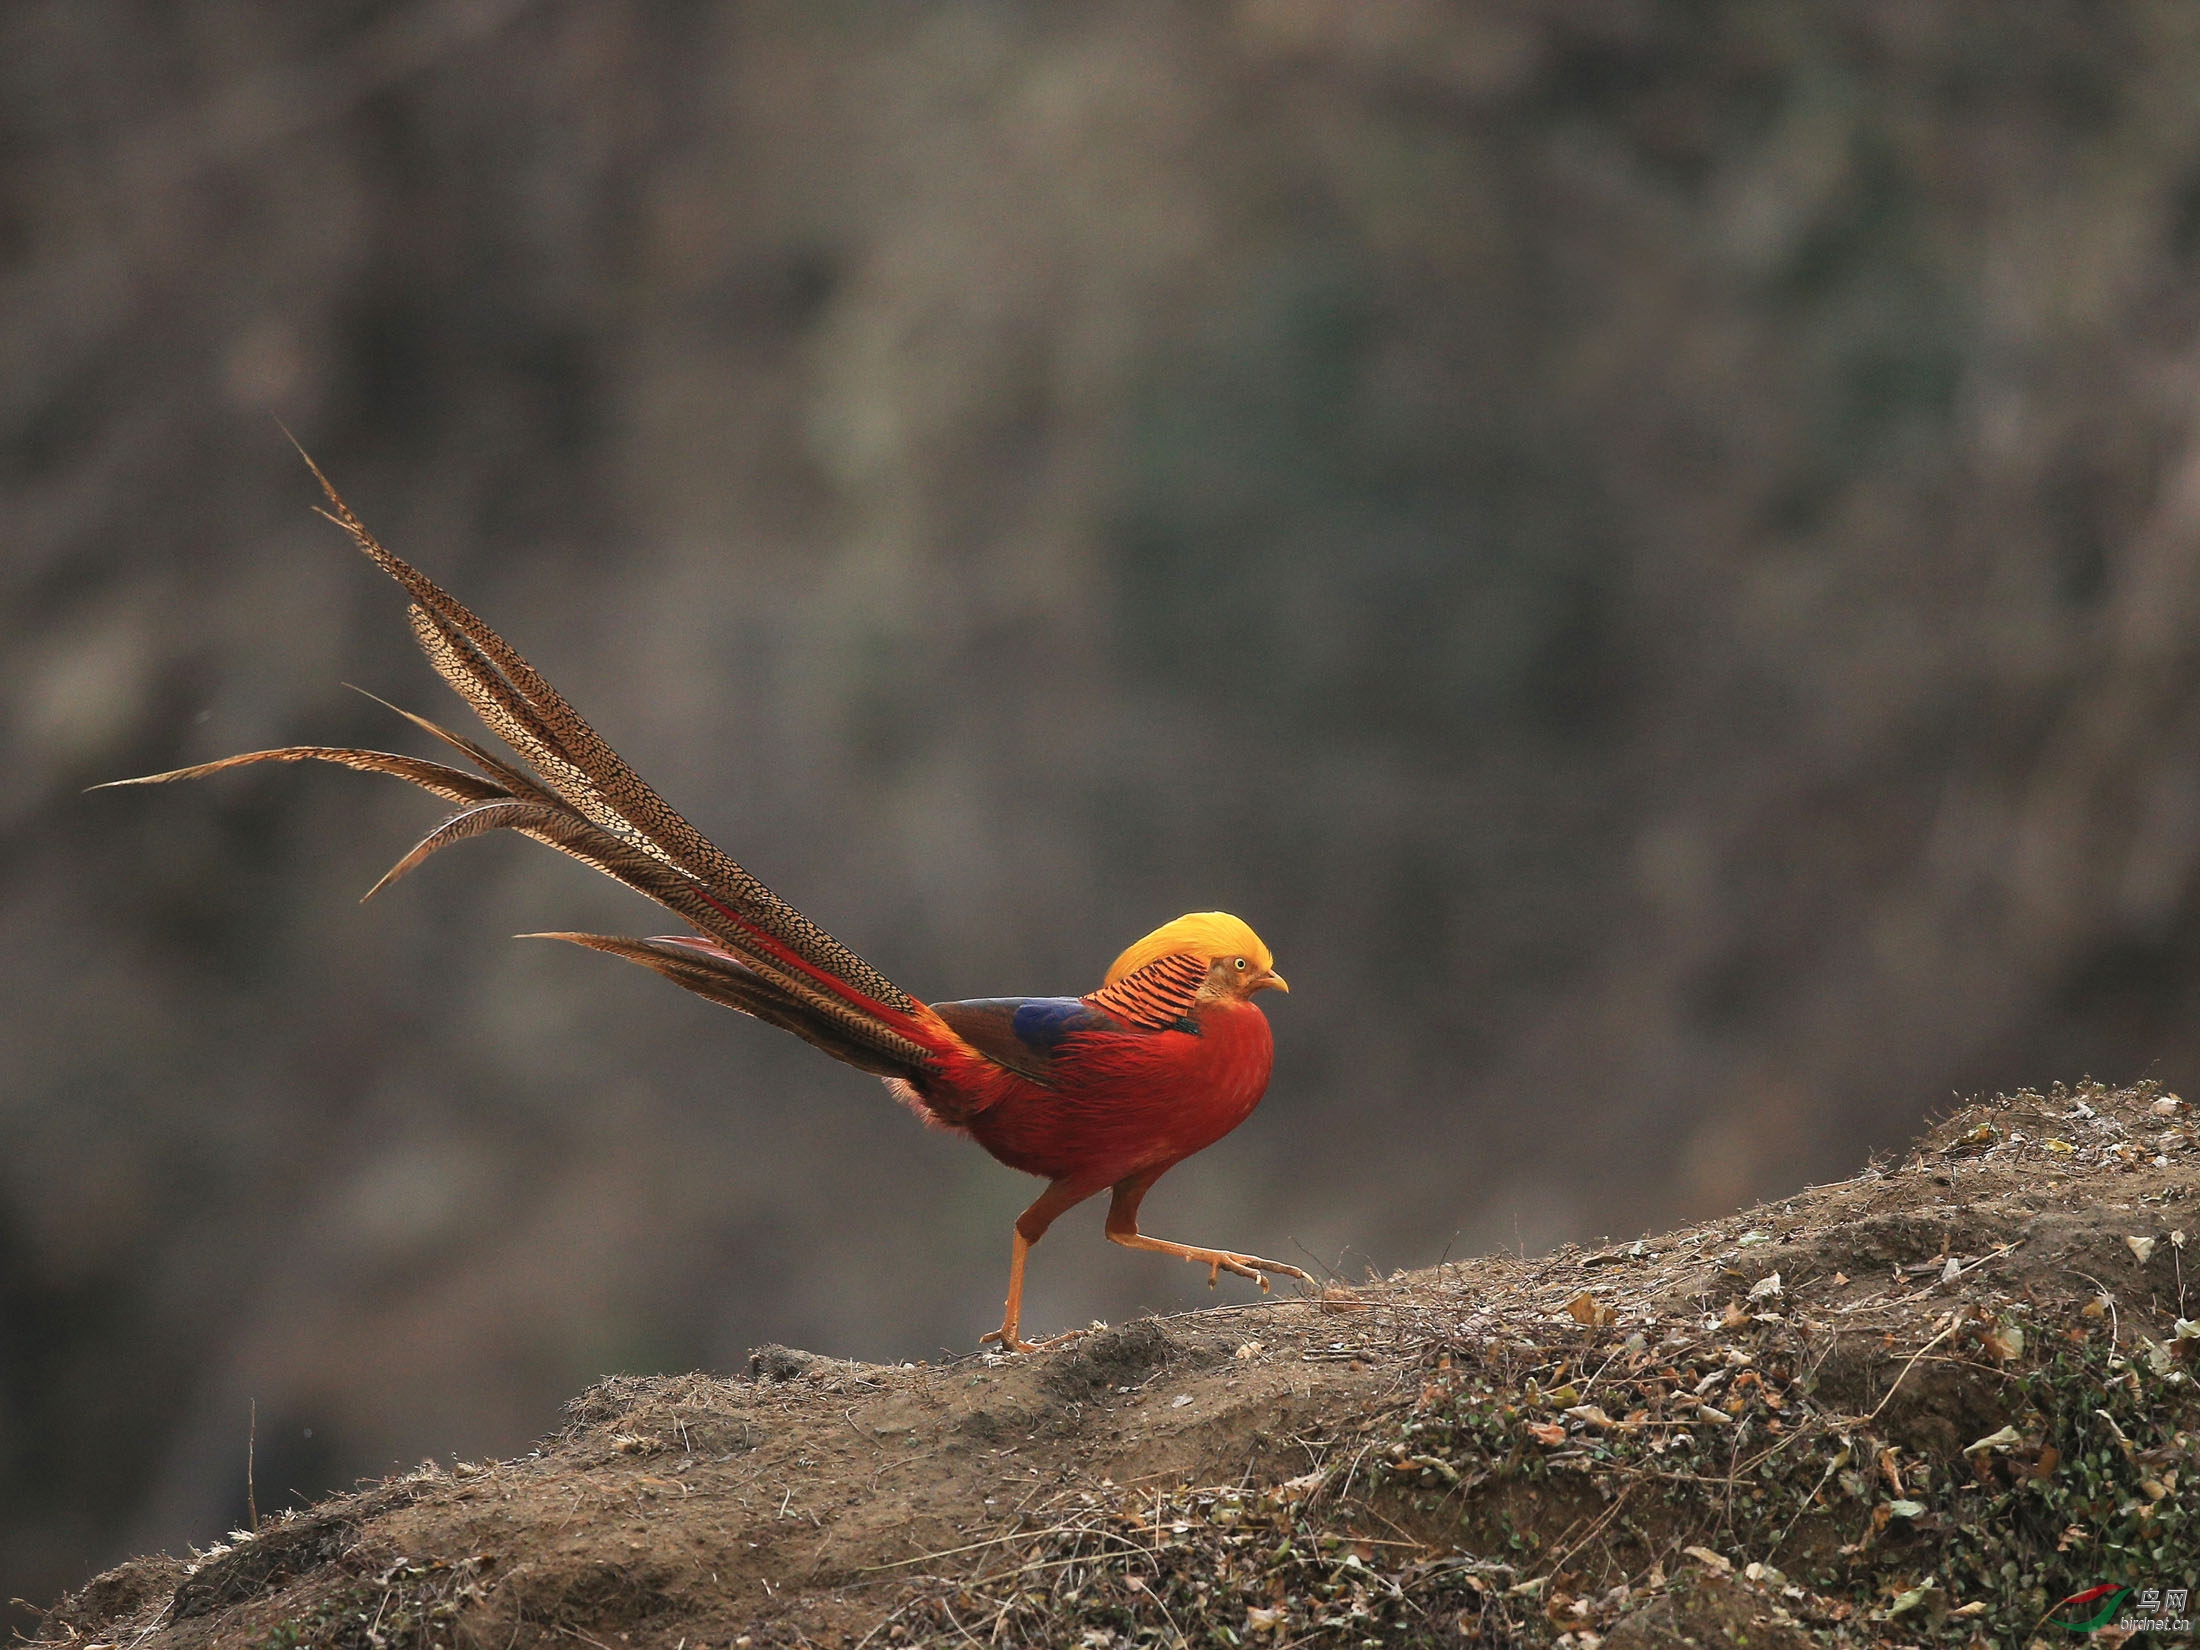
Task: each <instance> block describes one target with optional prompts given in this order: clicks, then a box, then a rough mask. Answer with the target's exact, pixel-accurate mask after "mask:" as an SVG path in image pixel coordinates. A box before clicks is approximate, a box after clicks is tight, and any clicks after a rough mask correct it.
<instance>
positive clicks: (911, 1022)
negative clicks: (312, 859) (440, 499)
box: [113, 450, 936, 1079]
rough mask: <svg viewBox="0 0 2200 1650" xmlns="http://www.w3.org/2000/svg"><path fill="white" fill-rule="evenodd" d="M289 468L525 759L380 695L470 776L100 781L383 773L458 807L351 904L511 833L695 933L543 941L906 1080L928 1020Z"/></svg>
mask: <svg viewBox="0 0 2200 1650" xmlns="http://www.w3.org/2000/svg"><path fill="white" fill-rule="evenodd" d="M301 454H302V450H301ZM306 463H307V465H308V467H309V468H311V469H312V470H313V474H314V478H315V479H316V480H318V481H319V482H320V484H321V488H322V491H323V492H324V493H326V494H327V495H328V501H329V505H330V509H328V510H326V511H323V512H322V513H323V514H324V515H327V516H328V517H329V519H330V520H332V521H334V522H335V523H336V524H337V525H338V526H340V527H342V528H343V529H344V530H345V531H346V532H347V533H349V534H350V535H351V537H352V539H353V541H354V542H355V543H356V544H357V545H358V546H359V548H360V549H361V550H363V551H364V552H366V554H367V555H368V556H369V557H370V558H372V559H373V561H374V562H375V563H376V564H377V565H378V566H379V567H381V568H382V570H383V571H384V572H386V573H388V574H389V575H390V576H391V577H392V578H393V579H395V580H396V581H397V582H398V584H400V585H401V586H403V587H404V589H405V591H406V592H407V593H408V594H409V595H410V596H411V597H412V598H413V603H414V605H413V607H412V610H411V613H410V615H409V617H410V618H411V621H412V627H413V634H414V636H415V638H416V639H417V640H418V641H419V643H420V646H421V649H422V651H423V652H425V653H426V654H427V656H428V660H429V662H430V663H431V664H433V665H434V666H435V668H436V670H437V672H438V673H439V674H440V675H441V676H442V677H443V679H444V680H445V681H446V682H448V683H449V684H450V685H451V687H452V688H453V689H455V690H456V691H457V693H458V694H459V696H460V697H461V698H463V699H464V700H465V701H466V702H467V703H468V704H469V705H471V706H472V707H473V709H474V712H475V714H476V715H478V716H479V717H480V718H481V719H482V721H483V723H484V724H486V725H487V727H488V728H489V730H490V731H491V732H492V733H494V734H496V736H497V737H498V738H500V739H502V740H503V741H504V742H505V743H506V744H507V745H509V746H511V748H512V749H513V750H514V751H516V752H517V753H518V754H519V756H520V757H521V759H522V760H523V761H524V762H525V763H526V764H527V767H526V768H521V767H518V766H515V765H514V764H512V763H510V762H507V761H506V760H504V759H503V758H502V757H499V756H496V755H494V754H492V753H491V752H490V751H488V750H486V749H484V748H483V747H482V746H480V745H478V744H476V743H475V742H474V741H473V740H471V739H468V738H465V737H464V736H462V735H460V734H456V733H453V732H451V731H450V730H449V729H448V728H444V727H441V726H439V725H437V724H436V723H434V722H432V721H430V720H429V719H428V718H426V717H424V716H417V715H415V714H414V713H412V712H411V711H406V710H398V709H397V707H396V706H394V705H393V706H390V707H389V708H390V709H392V710H397V714H399V715H400V716H403V717H404V718H405V719H406V720H407V721H409V722H411V723H413V724H414V725H415V726H417V727H419V728H420V729H422V730H423V731H425V732H427V733H429V734H431V735H433V736H434V737H435V738H436V739H438V740H440V741H442V742H443V743H444V744H445V745H447V746H449V747H450V748H451V749H453V750H455V751H457V752H459V753H460V754H462V755H463V756H464V757H465V758H466V759H467V760H468V761H469V762H471V763H472V764H473V765H474V767H476V768H478V769H479V770H480V772H478V773H469V772H467V771H466V770H464V769H462V768H454V767H450V766H448V765H446V764H444V763H441V762H431V761H428V760H426V759H425V758H421V757H415V756H399V755H395V754H392V753H390V752H387V751H370V750H352V749H346V748H343V747H339V746H333V745H292V746H286V747H284V748H282V749H280V750H267V751H253V752H250V753H248V754H245V755H242V756H231V757H225V758H223V759H221V760H220V761H216V762H202V763H199V764H197V765H195V766H193V767H188V768H177V769H175V770H173V771H171V772H168V773H160V774H151V775H148V776H146V777H145V778H142V779H124V780H116V781H114V782H113V783H115V784H118V785H145V784H161V783H165V782H168V781H170V780H177V779H198V778H202V777H204V776H206V775H208V774H215V773H221V772H224V771H226V770H228V769H230V768H237V767H243V766H246V765H248V764H250V763H255V762H308V761H312V762H333V763H336V764H337V765H339V766H342V767H348V768H355V769H359V770H361V771H363V772H368V773H386V774H392V775H394V776H396V777H397V778H400V779H404V780H407V781H409V782H410V783H412V784H414V785H417V786H419V787H420V788H421V789H422V790H425V791H428V792H430V793H431V794H433V795H435V796H438V797H441V798H442V799H443V800H444V801H446V802H449V803H452V804H454V805H455V806H456V809H457V811H456V812H454V813H452V814H450V815H449V816H448V817H446V818H445V819H443V820H442V821H441V822H440V823H439V824H437V825H436V827H435V828H434V829H433V830H431V831H430V832H428V834H427V835H426V836H424V837H422V838H421V839H420V841H419V842H418V843H416V844H415V845H414V846H413V848H412V849H411V850H410V851H409V852H408V853H407V854H406V855H405V856H404V857H403V858H402V859H400V860H399V861H398V862H397V863H396V864H395V865H393V866H391V867H390V869H389V870H388V871H387V872H386V873H384V875H383V877H382V879H381V880H380V881H379V882H377V883H376V884H375V885H374V887H373V888H371V889H369V890H368V891H367V897H369V898H371V897H372V896H373V895H374V894H375V893H377V892H379V891H380V890H381V889H383V888H385V887H387V886H388V885H389V884H390V883H392V882H395V881H396V880H397V879H398V878H400V877H402V876H404V875H405V874H406V873H407V872H409V871H411V870H413V869H415V868H416V867H417V866H419V865H420V864H421V863H422V862H423V861H424V860H426V859H428V858H429V857H430V856H431V855H433V854H435V853H436V852H438V851H439V850H441V849H443V848H446V847H449V846H450V845H451V844H453V843H456V842H462V841H465V840H466V839H467V838H469V837H474V836H481V835H484V834H486V833H488V832H490V831H496V830H511V831H516V832H518V833H519V834H520V835H522V836H526V837H531V838H533V839H534V840H535V841H537V842H541V843H543V844H545V845H547V846H549V847H552V848H555V849H557V850H558V851H559V852H560V853H563V854H567V855H570V856H571V857H572V858H574V859H577V860H579V861H581V862H582V863H583V864H585V865H590V866H593V867H594V868H595V869H597V870H599V871H601V872H603V873H604V874H605V875H606V876H609V877H612V878H614V879H616V880H617V881H619V882H623V883H625V884H626V885H627V886H628V887H629V888H632V889H634V890H635V891H636V892H637V893H641V894H645V895H647V896H648V897H649V898H651V899H653V900H656V901H657V902H658V903H659V904H660V905H663V906H664V907H666V908H667V909H668V910H670V911H672V912H674V913H675V914H676V915H678V916H680V917H682V918H684V919H685V920H686V921H687V922H688V923H689V924H690V925H691V926H693V927H694V928H695V930H696V931H697V936H698V937H696V938H691V939H680V938H660V939H647V940H634V939H615V938H611V937H608V936H605V935H600V934H555V935H545V936H542V937H544V938H554V939H563V940H569V941H572V942H573V943H575V944H578V945H585V946H588V947H590V948H591V949H593V950H598V951H604V952H608V953H610V954H611V955H614V956H619V957H624V958H626V959H627V960H628V961H630V962H635V963H639V964H641V965H642V966H644V967H647V968H650V969H653V970H655V971H656V972H657V973H659V974H662V975H664V976H665V977H666V978H667V979H670V980H672V981H674V982H675V983H677V984H679V985H682V986H685V987H686V988H687V989H689V990H690V991H693V992H696V993H697V994H698V995H700V996H704V997H707V998H709V999H711V1000H712V1001H713V1002H719V1003H723V1004H725V1005H726V1006H727V1007H729V1008H735V1009H738V1010H740V1011H741V1012H742V1013H744V1014H749V1015H753V1016H755V1017H756V1018H757V1019H760V1020H765V1021H768V1022H769V1023H771V1024H773V1025H777V1026H780V1027H783V1028H784V1029H786V1030H788V1031H791V1032H793V1033H794V1034H795V1035H796V1036H798V1037H801V1038H803V1039H804V1040H806V1041H808V1042H811V1043H814V1044H816V1045H817V1046H818V1047H819V1048H822V1049H824V1050H825V1051H826V1052H827V1053H829V1054H832V1055H834V1056H836V1057H837V1058H839V1059H841V1060H844V1061H846V1062H848V1063H849V1064H850V1065H854V1066H857V1067H860V1068H861V1069H863V1070H865V1071H872V1072H877V1073H879V1074H880V1075H883V1076H890V1077H899V1078H905V1079H906V1078H921V1077H922V1076H923V1075H924V1074H925V1073H926V1072H928V1071H929V1070H930V1069H931V1066H932V1056H931V1054H930V1053H929V1052H928V1050H927V1048H926V1046H925V1044H924V1043H923V1042H921V1041H919V1040H918V1039H917V1038H916V1037H915V1036H913V1035H911V1034H912V1033H913V1032H917V1031H919V1030H924V1029H930V1028H931V1027H932V1026H933V1025H934V1024H935V1023H936V1022H934V1021H933V1020H932V1017H931V1016H930V1015H929V1013H928V1012H927V1011H926V1010H924V1009H923V1008H922V1006H921V1005H920V1004H918V1003H917V1001H916V1000H915V999H914V998H912V997H911V996H910V995H909V994H908V993H907V992H905V991H903V990H902V989H901V988H900V987H899V986H896V985H895V984H893V982H892V981H890V980H888V979H887V978H886V977H885V976H884V975H882V974H880V973H879V972H878V971H877V970H876V969H874V968H873V967H871V965H870V964H869V963H867V962H865V961H863V959H862V958H860V957H858V956H857V955H856V954H855V953H854V952H852V951H850V950H848V949H847V948H846V947H845V946H843V945H842V944H841V943H840V942H839V941H838V940H836V939H834V938H833V937H832V936H831V935H830V934H828V933H826V932H825V931H824V930H823V929H821V928H819V927H818V926H817V925H816V924H814V923H812V922H810V921H809V919H807V918H806V917H804V916H803V915H802V914H801V913H800V912H798V911H796V910H795V909H794V908H793V907H792V906H790V905H788V904H787V903H786V902H785V901H783V900H781V899H780V898H779V897H778V896H777V895H775V894H774V893H772V891H771V890H770V889H768V888H766V887H765V886H764V885H763V884H762V883H761V882H759V881H758V880H757V879H756V878H755V877H753V876H751V875H750V874H749V873H748V872H747V871H745V870H743V869H742V868H741V867H740V866H739V865H737V864H735V863H734V861H733V860H732V859H730V858H729V857H727V855H726V854H724V853H723V852H721V851H720V850H719V849H718V847H717V846H716V845H715V844H713V843H712V842H710V841H709V839H707V838H706V837H704V835H703V834H702V833H701V832H700V831H698V830H696V829H695V827H694V826H692V825H690V824H689V823H688V822H687V821H686V820H685V819H683V818H682V817H681V816H680V815H679V814H678V813H677V812H675V811H674V809H673V808H672V807H671V805H670V804H669V803H667V802H666V801H665V800H664V799H663V798H662V797H660V796H659V795H658V794H657V793H656V791H655V790H653V789H651V788H650V786H649V785H648V784H647V783H645V782H644V781H643V780H642V779H641V777H640V776H639V775H637V774H636V773H635V772H634V771H633V770H632V769H631V768H629V767H628V766H627V765H626V763H625V762H624V761H623V760H622V759H621V758H620V757H619V755H618V754H617V753H616V752H615V751H613V750H612V749H611V747H610V746H609V745H607V744H606V743H604V741H603V739H602V738H601V736H599V735H598V734H597V733H596V731H595V730H594V729H593V728H591V727H590V726H589V725H588V723H587V722H585V721H583V720H582V719H581V717H580V715H579V714H578V713H577V712H575V711H574V710H573V708H572V707H571V706H570V705H568V704H567V703H566V702H565V699H564V698H563V697H562V696H561V695H560V694H559V693H558V691H557V690H556V689H555V688H553V687H551V685H550V684H549V683H548V682H546V681H544V680H543V679H542V677H541V676H539V675H538V674H536V672H535V670H534V668H533V667H532V666H530V665H529V664H528V663H527V661H526V660H525V659H523V658H521V657H520V655H519V653H518V652H517V651H516V650H515V649H514V648H513V647H512V646H511V644H510V643H508V642H506V641H505V640H504V638H503V637H502V636H500V635H498V634H497V633H496V631H494V630H492V629H491V628H490V627H489V626H488V625H487V624H485V623H484V622H483V621H482V620H481V619H479V618H477V617H476V616H475V615H474V614H473V613H472V612H471V611H469V610H468V609H467V608H466V607H464V606H463V605H461V604H460V603H459V602H458V601H457V600H455V599H454V598H453V597H451V596H450V595H449V594H447V593H446V592H445V591H444V590H443V589H442V588H441V587H440V586H439V585H437V584H436V583H435V582H434V581H433V580H432V579H430V578H428V577H427V576H426V575H425V574H423V573H421V572H419V571H418V570H417V569H415V568H414V567H412V566H411V565H410V564H409V563H407V562H405V561H404V560H402V559H401V558H399V557H398V556H396V555H395V554H393V553H392V552H390V551H389V550H387V549H385V548H384V547H383V546H382V544H381V543H380V542H379V541H378V540H377V539H376V538H375V537H374V535H373V534H371V533H370V532H368V531H367V529H366V527H365V525H364V524H363V523H361V522H360V520H359V518H358V517H356V516H355V515H353V514H352V512H351V510H350V508H349V507H348V506H347V505H345V503H344V501H343V500H342V499H341V498H340V497H338V496H337V493H336V489H335V488H334V487H332V486H330V485H329V481H328V478H327V477H326V476H324V475H322V474H321V471H320V468H319V467H318V466H316V465H314V463H313V460H312V459H311V458H310V457H309V458H307V459H306ZM369 697H370V698H371V697H373V695H371V694H370V695H369ZM378 702H381V701H378ZM529 769H532V770H533V771H531V772H530V771H528V770H529Z"/></svg>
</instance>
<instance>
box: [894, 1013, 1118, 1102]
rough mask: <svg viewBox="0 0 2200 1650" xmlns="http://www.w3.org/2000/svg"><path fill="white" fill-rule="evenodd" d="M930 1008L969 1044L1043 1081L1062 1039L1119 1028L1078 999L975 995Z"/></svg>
mask: <svg viewBox="0 0 2200 1650" xmlns="http://www.w3.org/2000/svg"><path fill="white" fill-rule="evenodd" d="M932 1012H933V1013H935V1014H937V1015H938V1016H939V1017H940V1018H941V1019H943V1020H945V1021H946V1022H947V1024H948V1027H949V1029H950V1030H952V1031H953V1032H954V1033H955V1035H956V1036H958V1037H960V1038H961V1039H962V1040H963V1041H964V1042H966V1043H968V1044H969V1045H970V1046H971V1047H972V1048H974V1049H976V1050H977V1051H978V1052H979V1053H981V1054H983V1055H985V1056H986V1058H988V1059H990V1060H994V1061H997V1062H998V1063H1000V1064H1001V1065H1004V1066H1006V1067H1008V1068H1009V1070H1011V1071H1017V1072H1021V1073H1023V1075H1025V1076H1026V1077H1031V1078H1035V1079H1037V1080H1038V1081H1040V1082H1045V1081H1046V1080H1047V1078H1048V1076H1049V1075H1051V1073H1052V1070H1053V1066H1054V1056H1055V1053H1056V1051H1057V1050H1059V1049H1060V1047H1061V1045H1062V1042H1063V1039H1065V1038H1067V1037H1071V1036H1074V1035H1075V1034H1076V1033H1078V1032H1080V1031H1120V1030H1122V1029H1123V1027H1122V1024H1121V1022H1120V1021H1118V1020H1116V1019H1115V1018H1114V1017H1113V1016H1111V1015H1109V1014H1107V1013H1105V1012H1103V1011H1102V1010H1100V1009H1096V1008H1094V1007H1093V1006H1092V1005H1091V1004H1090V1003H1088V1002H1086V1001H1085V1000H1084V999H1083V998H1081V997H978V998H973V999H971V1000H970V1001H968V1002H960V1003H934V1004H933V1005H932Z"/></svg>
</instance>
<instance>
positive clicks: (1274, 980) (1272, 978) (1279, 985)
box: [1253, 968, 1291, 997]
mask: <svg viewBox="0 0 2200 1650" xmlns="http://www.w3.org/2000/svg"><path fill="white" fill-rule="evenodd" d="M1270 986H1274V987H1275V988H1276V989H1277V990H1278V991H1280V992H1282V993H1283V994H1284V995H1285V996H1286V997H1288V996H1290V995H1291V986H1290V983H1289V982H1288V981H1286V980H1285V979H1284V977H1283V976H1282V975H1281V974H1278V973H1277V972H1276V971H1275V970H1274V969H1273V968H1271V969H1268V970H1267V971H1266V972H1264V973H1263V974H1262V975H1261V977H1260V978H1259V979H1257V980H1255V981H1254V982H1253V989H1254V990H1255V991H1265V990H1267V989H1268V988H1269V987H1270Z"/></svg>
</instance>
